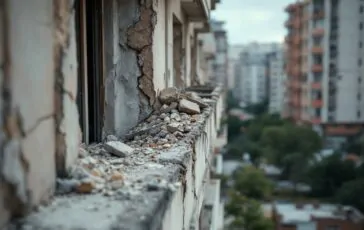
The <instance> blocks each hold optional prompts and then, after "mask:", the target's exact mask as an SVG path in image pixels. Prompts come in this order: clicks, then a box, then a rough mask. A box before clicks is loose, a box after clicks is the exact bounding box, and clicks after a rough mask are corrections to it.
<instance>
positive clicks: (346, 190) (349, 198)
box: [335, 179, 364, 211]
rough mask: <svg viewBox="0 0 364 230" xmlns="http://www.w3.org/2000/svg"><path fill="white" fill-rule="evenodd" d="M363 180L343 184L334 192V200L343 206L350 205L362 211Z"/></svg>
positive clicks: (363, 203)
mask: <svg viewBox="0 0 364 230" xmlns="http://www.w3.org/2000/svg"><path fill="white" fill-rule="evenodd" d="M363 192H364V179H356V180H352V181H348V182H346V183H344V184H343V185H342V186H341V187H340V189H339V190H338V191H337V192H336V195H335V200H336V201H337V202H339V203H341V204H344V205H352V206H354V207H356V208H358V209H359V210H361V211H364V197H363V196H362V194H363Z"/></svg>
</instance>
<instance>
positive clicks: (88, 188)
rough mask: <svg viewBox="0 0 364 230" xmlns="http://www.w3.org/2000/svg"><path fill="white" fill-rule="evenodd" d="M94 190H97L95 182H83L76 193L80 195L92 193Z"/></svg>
mask: <svg viewBox="0 0 364 230" xmlns="http://www.w3.org/2000/svg"><path fill="white" fill-rule="evenodd" d="M94 188H95V183H94V182H93V181H91V180H83V181H81V183H80V184H79V185H78V186H77V187H76V191H77V192H78V193H91V192H92V190H93V189H94Z"/></svg>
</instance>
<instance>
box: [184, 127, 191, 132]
mask: <svg viewBox="0 0 364 230" xmlns="http://www.w3.org/2000/svg"><path fill="white" fill-rule="evenodd" d="M191 130H192V127H191V126H185V128H184V132H185V133H188V132H191Z"/></svg>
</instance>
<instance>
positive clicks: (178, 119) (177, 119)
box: [171, 113, 181, 121]
mask: <svg viewBox="0 0 364 230" xmlns="http://www.w3.org/2000/svg"><path fill="white" fill-rule="evenodd" d="M171 119H173V120H176V121H181V117H180V116H179V115H178V114H177V113H172V114H171Z"/></svg>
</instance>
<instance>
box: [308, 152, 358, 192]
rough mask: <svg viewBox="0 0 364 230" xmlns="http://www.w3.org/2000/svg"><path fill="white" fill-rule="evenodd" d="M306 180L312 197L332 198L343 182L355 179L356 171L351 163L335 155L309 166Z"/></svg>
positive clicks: (339, 155)
mask: <svg viewBox="0 0 364 230" xmlns="http://www.w3.org/2000/svg"><path fill="white" fill-rule="evenodd" d="M308 178H309V179H308V182H309V184H310V186H311V188H312V195H313V196H316V197H332V196H333V195H334V194H335V192H336V191H337V189H339V188H340V187H341V186H342V185H343V184H344V183H345V182H348V181H350V180H354V179H356V178H357V170H356V168H355V165H354V163H353V162H351V161H343V160H342V159H341V154H339V153H335V154H333V155H331V156H329V157H326V158H324V159H323V160H322V161H320V162H317V163H316V164H314V165H313V166H311V167H310V168H309V170H308Z"/></svg>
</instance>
